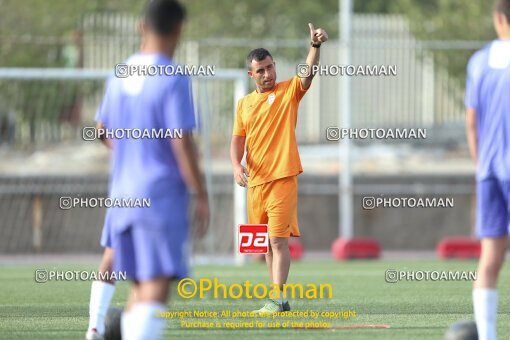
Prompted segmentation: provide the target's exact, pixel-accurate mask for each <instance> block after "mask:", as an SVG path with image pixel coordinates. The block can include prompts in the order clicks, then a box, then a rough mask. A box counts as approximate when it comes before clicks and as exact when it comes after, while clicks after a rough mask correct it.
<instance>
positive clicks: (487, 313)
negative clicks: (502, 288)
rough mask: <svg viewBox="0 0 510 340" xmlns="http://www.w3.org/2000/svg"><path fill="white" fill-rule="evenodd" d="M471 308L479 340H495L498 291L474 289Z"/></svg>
mask: <svg viewBox="0 0 510 340" xmlns="http://www.w3.org/2000/svg"><path fill="white" fill-rule="evenodd" d="M473 307H474V310H475V321H476V328H477V329H478V339H479V340H496V319H497V316H498V290H497V289H494V288H474V289H473Z"/></svg>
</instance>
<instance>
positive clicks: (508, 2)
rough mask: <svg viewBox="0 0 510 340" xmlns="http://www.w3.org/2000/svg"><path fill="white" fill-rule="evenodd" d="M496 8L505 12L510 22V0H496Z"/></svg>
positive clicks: (497, 10)
mask: <svg viewBox="0 0 510 340" xmlns="http://www.w3.org/2000/svg"><path fill="white" fill-rule="evenodd" d="M494 10H495V11H496V12H499V13H501V14H503V15H504V16H505V18H506V21H508V22H509V23H510V0H496V1H495V2H494Z"/></svg>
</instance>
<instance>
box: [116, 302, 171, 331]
mask: <svg viewBox="0 0 510 340" xmlns="http://www.w3.org/2000/svg"><path fill="white" fill-rule="evenodd" d="M166 310H167V307H166V305H164V304H162V303H159V302H148V303H137V304H135V305H134V306H133V308H132V309H131V312H130V315H129V324H127V325H126V327H125V328H123V329H122V339H124V340H140V339H143V340H159V339H162V338H163V332H164V330H165V325H166V319H165V318H162V317H159V316H158V314H159V313H160V312H165V311H166Z"/></svg>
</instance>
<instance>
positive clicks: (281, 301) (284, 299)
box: [279, 292, 288, 305]
mask: <svg viewBox="0 0 510 340" xmlns="http://www.w3.org/2000/svg"><path fill="white" fill-rule="evenodd" d="M280 293H281V295H280V301H279V302H280V303H281V304H282V305H283V304H284V303H286V302H288V301H287V299H286V298H284V297H283V292H280Z"/></svg>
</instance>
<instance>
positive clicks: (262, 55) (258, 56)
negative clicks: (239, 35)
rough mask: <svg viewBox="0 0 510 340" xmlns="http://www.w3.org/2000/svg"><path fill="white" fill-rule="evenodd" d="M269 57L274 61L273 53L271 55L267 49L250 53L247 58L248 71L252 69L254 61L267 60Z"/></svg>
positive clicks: (259, 49)
mask: <svg viewBox="0 0 510 340" xmlns="http://www.w3.org/2000/svg"><path fill="white" fill-rule="evenodd" d="M267 56H269V57H271V59H273V56H272V55H271V53H269V51H268V50H266V49H265V48H256V49H254V50H252V51H251V52H250V53H248V56H247V57H246V67H247V68H248V70H249V69H251V62H252V60H255V61H261V60H264V59H266V57H267Z"/></svg>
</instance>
